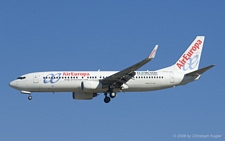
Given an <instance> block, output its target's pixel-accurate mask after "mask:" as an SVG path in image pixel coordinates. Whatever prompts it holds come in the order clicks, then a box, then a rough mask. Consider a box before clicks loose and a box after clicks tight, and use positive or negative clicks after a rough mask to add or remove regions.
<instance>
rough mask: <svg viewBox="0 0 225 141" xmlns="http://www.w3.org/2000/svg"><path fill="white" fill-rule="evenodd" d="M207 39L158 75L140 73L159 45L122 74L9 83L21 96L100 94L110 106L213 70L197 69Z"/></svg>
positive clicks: (52, 75) (54, 75) (60, 74)
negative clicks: (120, 96) (125, 96)
mask: <svg viewBox="0 0 225 141" xmlns="http://www.w3.org/2000/svg"><path fill="white" fill-rule="evenodd" d="M204 39H205V36H197V37H196V38H195V39H194V41H193V42H192V43H191V45H190V46H189V47H188V48H187V50H186V51H185V52H184V53H183V54H182V55H181V57H180V58H179V59H178V60H177V61H176V62H175V64H173V65H171V66H169V67H166V68H162V69H159V70H155V71H148V70H147V71H137V70H138V69H139V68H140V67H142V66H144V65H145V64H147V63H148V62H150V61H151V60H152V59H153V58H154V57H155V55H156V51H157V48H158V45H156V46H155V47H154V49H153V50H152V52H151V53H150V55H149V56H148V57H147V58H145V59H143V60H142V61H140V62H138V63H136V64H134V65H132V66H130V67H128V68H126V69H124V70H122V71H100V70H98V71H48V72H33V73H28V74H24V75H22V76H20V77H18V78H17V79H16V80H13V81H12V82H10V83H9V86H11V87H12V88H14V89H17V90H19V91H20V92H21V93H22V94H28V95H29V96H28V99H29V100H31V99H32V96H31V93H32V92H53V93H54V92H72V97H73V99H75V100H91V99H93V98H94V97H96V96H98V95H99V94H100V93H103V94H104V95H105V98H104V102H105V103H109V102H110V100H111V98H115V97H116V95H117V93H119V92H145V91H154V90H161V89H166V88H172V87H175V86H179V85H186V84H187V83H190V82H192V81H195V80H198V79H199V78H200V76H201V75H202V74H203V73H204V72H206V71H207V70H209V69H210V68H212V67H214V66H215V65H214V64H212V65H209V66H207V67H204V68H202V69H198V66H199V63H200V58H201V53H202V49H203V43H204Z"/></svg>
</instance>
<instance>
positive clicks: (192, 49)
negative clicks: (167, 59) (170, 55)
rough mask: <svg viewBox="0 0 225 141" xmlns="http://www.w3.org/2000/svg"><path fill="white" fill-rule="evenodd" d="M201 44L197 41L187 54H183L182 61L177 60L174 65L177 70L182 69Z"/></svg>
mask: <svg viewBox="0 0 225 141" xmlns="http://www.w3.org/2000/svg"><path fill="white" fill-rule="evenodd" d="M201 44H202V41H201V40H198V41H197V42H196V43H195V44H194V45H193V46H192V48H191V49H190V50H189V51H188V52H187V54H183V56H182V59H180V60H178V61H177V64H176V65H177V67H178V68H179V69H181V67H183V66H184V65H185V64H186V62H187V61H188V60H189V59H190V58H191V56H192V55H193V54H194V53H195V52H196V51H197V50H198V49H199V46H200V45H201Z"/></svg>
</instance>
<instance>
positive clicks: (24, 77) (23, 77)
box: [17, 77, 26, 80]
mask: <svg viewBox="0 0 225 141" xmlns="http://www.w3.org/2000/svg"><path fill="white" fill-rule="evenodd" d="M25 78H26V77H18V78H17V79H21V80H22V79H25Z"/></svg>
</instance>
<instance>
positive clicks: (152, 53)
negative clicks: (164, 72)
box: [148, 45, 158, 59]
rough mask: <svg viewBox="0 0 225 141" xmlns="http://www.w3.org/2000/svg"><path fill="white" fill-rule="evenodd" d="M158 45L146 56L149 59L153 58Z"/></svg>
mask: <svg viewBox="0 0 225 141" xmlns="http://www.w3.org/2000/svg"><path fill="white" fill-rule="evenodd" d="M157 48H158V45H156V46H155V47H154V49H153V50H152V52H151V53H150V55H149V56H148V58H149V59H153V58H154V57H155V54H156V51H157Z"/></svg>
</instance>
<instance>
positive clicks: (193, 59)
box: [174, 36, 205, 74]
mask: <svg viewBox="0 0 225 141" xmlns="http://www.w3.org/2000/svg"><path fill="white" fill-rule="evenodd" d="M204 39H205V36H197V37H196V38H195V40H194V41H193V42H192V43H191V45H190V46H189V47H188V48H187V50H186V51H185V52H184V53H183V55H182V56H181V57H180V58H179V60H178V61H177V62H176V63H175V64H174V69H175V71H181V72H184V73H185V74H186V73H189V72H192V71H195V70H198V66H199V63H200V59H201V53H202V48H203V44H204Z"/></svg>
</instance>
